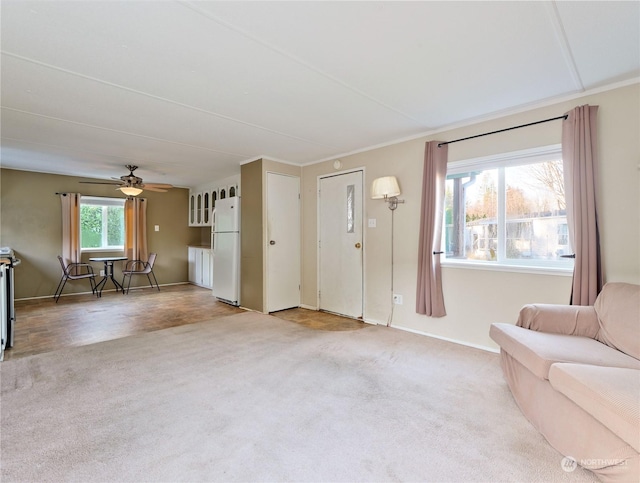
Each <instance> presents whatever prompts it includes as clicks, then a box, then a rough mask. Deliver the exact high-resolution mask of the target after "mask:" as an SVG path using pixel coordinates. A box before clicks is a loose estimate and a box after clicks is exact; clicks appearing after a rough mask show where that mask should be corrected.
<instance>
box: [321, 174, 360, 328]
mask: <svg viewBox="0 0 640 483" xmlns="http://www.w3.org/2000/svg"><path fill="white" fill-rule="evenodd" d="M318 196H319V200H318V206H319V213H318V217H319V225H320V227H319V228H320V229H319V233H320V240H319V249H318V250H319V263H318V270H319V278H320V284H319V285H320V287H319V288H320V294H319V299H320V301H319V304H320V309H321V310H327V311H329V312H335V313H337V314H343V315H347V316H349V317H355V318H361V317H362V299H363V273H362V263H363V262H362V217H363V198H362V171H356V172H353V173H347V174H342V175H336V176H331V177H326V178H321V179H320V191H319V195H318Z"/></svg>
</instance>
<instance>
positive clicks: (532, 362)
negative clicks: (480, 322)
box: [489, 324, 640, 379]
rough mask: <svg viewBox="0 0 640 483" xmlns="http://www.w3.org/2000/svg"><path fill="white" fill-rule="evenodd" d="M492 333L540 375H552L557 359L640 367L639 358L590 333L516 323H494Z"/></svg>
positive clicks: (540, 376)
mask: <svg viewBox="0 0 640 483" xmlns="http://www.w3.org/2000/svg"><path fill="white" fill-rule="evenodd" d="M489 335H490V336H491V338H492V339H493V340H494V341H496V342H497V343H498V344H499V345H500V347H501V348H502V350H504V351H505V352H507V353H508V354H510V355H511V356H512V357H513V358H514V359H516V360H517V361H518V362H520V364H522V365H523V366H525V367H526V368H527V369H529V370H530V371H531V372H533V373H534V374H535V375H536V376H537V377H539V378H540V379H549V368H550V367H551V364H554V363H556V362H576V363H579V364H593V365H596V366H611V367H624V368H629V369H640V361H639V360H637V359H634V358H633V357H630V356H628V355H626V354H623V353H622V352H620V351H617V350H615V349H612V348H611V347H609V346H607V345H605V344H602V343H601V342H598V341H597V340H594V339H591V338H589V337H581V336H577V335H564V334H549V333H546V332H537V331H535V330H529V329H524V328H522V327H516V326H515V325H512V324H492V325H491V329H490V331H489Z"/></svg>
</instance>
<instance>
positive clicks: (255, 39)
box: [178, 0, 426, 127]
mask: <svg viewBox="0 0 640 483" xmlns="http://www.w3.org/2000/svg"><path fill="white" fill-rule="evenodd" d="M178 3H180V4H181V5H183V6H185V7H187V8H190V9H191V10H193V11H194V12H197V13H199V14H200V15H202V16H203V17H205V18H207V19H209V20H211V21H212V22H215V23H217V24H219V25H222V26H223V27H226V28H228V29H229V30H232V31H234V32H236V33H238V34H240V35H242V36H244V37H246V38H247V39H249V40H252V41H253V42H256V43H257V44H260V45H262V46H263V47H266V48H268V49H270V50H272V51H273V52H276V53H277V54H280V55H282V56H283V57H285V58H287V59H289V60H291V61H293V62H295V63H296V64H299V65H302V66H304V67H306V68H307V69H309V70H311V71H313V72H315V73H316V74H319V75H321V76H322V77H325V78H326V79H329V80H330V81H332V82H334V83H336V84H338V85H339V86H341V87H344V88H345V89H347V90H349V91H351V92H353V93H355V94H358V95H359V96H361V97H364V98H365V99H367V100H369V101H371V102H373V103H375V104H378V105H379V106H382V107H384V108H385V109H388V110H390V111H393V112H395V113H396V114H399V115H401V116H402V117H404V118H406V119H409V120H411V121H413V122H416V123H418V124H419V125H420V126H422V127H426V126H425V124H424V121H423V120H421V119H418V118H416V117H414V116H412V115H411V114H407V113H406V112H404V111H401V110H400V109H397V108H395V107H393V106H390V105H389V104H387V103H385V102H384V101H381V100H379V99H376V98H375V97H373V96H371V95H370V94H367V93H366V92H364V91H361V90H360V89H358V88H357V87H353V86H352V85H350V84H348V83H347V82H345V81H343V80H340V79H338V78H337V77H335V76H333V75H331V74H329V73H327V72H325V71H323V70H322V69H320V68H318V67H316V66H314V65H313V64H311V63H309V62H306V61H304V60H302V59H300V58H299V57H296V56H295V55H293V54H290V53H289V52H287V51H286V50H283V49H281V48H279V47H276V46H275V45H271V44H270V43H269V42H266V41H264V40H262V39H260V38H258V37H256V36H255V35H252V34H251V33H249V32H246V31H245V30H243V29H241V28H240V27H238V26H236V25H233V24H232V23H229V22H227V21H225V20H222V19H220V18H218V17H216V16H215V15H213V14H212V13H210V12H206V11H204V10H202V9H201V8H199V7H197V6H196V5H194V4H193V2H190V1H183V0H178Z"/></svg>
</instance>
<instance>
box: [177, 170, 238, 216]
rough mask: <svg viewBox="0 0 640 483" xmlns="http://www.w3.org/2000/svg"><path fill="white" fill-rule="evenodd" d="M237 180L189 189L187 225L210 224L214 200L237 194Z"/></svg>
mask: <svg viewBox="0 0 640 483" xmlns="http://www.w3.org/2000/svg"><path fill="white" fill-rule="evenodd" d="M239 195H240V190H239V186H238V182H237V181H233V182H232V183H231V184H221V185H214V186H212V187H210V188H206V189H202V190H197V191H191V190H190V191H189V216H188V221H189V226H211V222H212V221H213V210H214V209H215V207H216V201H218V200H221V199H224V198H229V197H232V196H239Z"/></svg>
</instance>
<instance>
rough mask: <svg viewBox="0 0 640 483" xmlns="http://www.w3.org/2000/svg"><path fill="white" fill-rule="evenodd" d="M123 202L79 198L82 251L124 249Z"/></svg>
mask: <svg viewBox="0 0 640 483" xmlns="http://www.w3.org/2000/svg"><path fill="white" fill-rule="evenodd" d="M124 201H125V200H123V199H119V198H95V197H90V196H83V197H82V198H80V246H81V247H82V249H83V250H123V249H124Z"/></svg>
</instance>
